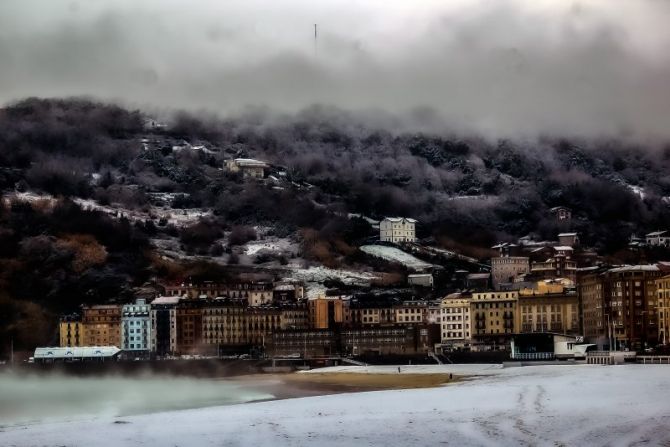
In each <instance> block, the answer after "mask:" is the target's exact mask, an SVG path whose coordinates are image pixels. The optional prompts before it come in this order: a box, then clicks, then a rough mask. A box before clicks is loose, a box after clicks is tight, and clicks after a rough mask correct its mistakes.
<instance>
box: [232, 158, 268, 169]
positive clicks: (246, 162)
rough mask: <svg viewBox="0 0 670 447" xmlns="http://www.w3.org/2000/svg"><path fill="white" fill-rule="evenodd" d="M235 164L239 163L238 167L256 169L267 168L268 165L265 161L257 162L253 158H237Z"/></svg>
mask: <svg viewBox="0 0 670 447" xmlns="http://www.w3.org/2000/svg"><path fill="white" fill-rule="evenodd" d="M235 163H237V165H238V166H244V167H249V168H251V167H254V168H267V167H268V164H267V163H266V162H264V161H261V160H256V159H253V158H236V159H235Z"/></svg>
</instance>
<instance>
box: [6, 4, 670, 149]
mask: <svg viewBox="0 0 670 447" xmlns="http://www.w3.org/2000/svg"><path fill="white" fill-rule="evenodd" d="M314 23H317V24H318V27H319V28H318V29H319V37H318V44H317V45H318V47H317V49H316V54H315V48H314V34H313V33H314V28H313V26H314ZM668 24H670V2H669V1H665V0H647V1H643V0H639V1H636V0H626V1H616V0H602V1H598V0H589V1H583V2H570V1H567V0H554V1H549V0H547V1H541V0H528V1H521V0H519V1H505V0H488V1H477V0H472V1H464V0H449V1H428V0H426V1H420V0H417V1H407V0H398V1H393V0H365V1H335V0H318V1H316V0H282V1H272V0H267V1H259V0H189V1H186V0H184V1H176V0H143V1H139V0H80V1H74V0H73V1H67V0H0V101H1V102H3V103H4V102H8V101H12V100H15V99H19V98H22V97H25V96H65V95H83V94H87V95H94V96H97V97H101V98H105V99H113V100H119V101H122V102H124V103H129V104H132V105H137V106H145V105H152V106H159V107H174V108H196V109H197V108H205V109H209V110H213V111H217V112H221V113H230V112H237V111H239V110H241V109H242V108H244V107H245V106H249V105H252V106H270V107H271V108H275V109H279V110H286V111H293V110H297V109H300V108H303V107H305V106H308V105H311V104H314V103H320V104H332V105H336V106H339V107H342V108H346V109H370V108H372V109H380V110H383V111H386V112H392V113H402V112H405V111H408V110H411V109H413V108H416V107H428V108H433V109H435V110H436V112H437V113H438V114H439V116H440V117H441V118H443V119H444V122H445V123H448V126H449V127H450V128H452V129H455V130H458V129H460V130H464V131H476V132H481V133H485V134H489V135H496V136H514V135H537V134H560V135H583V136H603V135H609V136H616V135H635V136H638V137H642V138H663V139H668V138H670V26H668Z"/></svg>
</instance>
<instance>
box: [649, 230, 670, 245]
mask: <svg viewBox="0 0 670 447" xmlns="http://www.w3.org/2000/svg"><path fill="white" fill-rule="evenodd" d="M645 239H646V240H647V245H651V246H653V247H668V246H670V234H668V232H667V231H654V232H653V233H648V234H647V235H646V237H645Z"/></svg>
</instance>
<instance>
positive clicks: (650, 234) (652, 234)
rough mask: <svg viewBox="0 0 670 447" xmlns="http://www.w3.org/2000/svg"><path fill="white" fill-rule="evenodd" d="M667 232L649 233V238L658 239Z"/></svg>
mask: <svg viewBox="0 0 670 447" xmlns="http://www.w3.org/2000/svg"><path fill="white" fill-rule="evenodd" d="M665 233H667V231H653V232H651V233H647V237H658V236H663V235H664V234H665Z"/></svg>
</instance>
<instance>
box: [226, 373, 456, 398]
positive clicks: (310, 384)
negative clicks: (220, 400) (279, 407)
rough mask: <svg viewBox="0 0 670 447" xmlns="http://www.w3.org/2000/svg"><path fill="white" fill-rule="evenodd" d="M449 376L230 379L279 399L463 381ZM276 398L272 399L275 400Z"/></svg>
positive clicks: (294, 375)
mask: <svg viewBox="0 0 670 447" xmlns="http://www.w3.org/2000/svg"><path fill="white" fill-rule="evenodd" d="M462 379H463V377H459V376H451V378H450V375H449V374H404V373H403V374H359V373H287V374H255V375H249V376H240V377H235V378H230V379H227V380H232V381H236V382H237V381H239V382H240V384H243V385H244V386H248V387H252V388H254V389H256V390H262V391H264V392H267V393H270V394H272V395H273V396H275V399H291V398H297V397H309V396H323V395H327V394H340V393H355V392H363V391H380V390H397V389H412V388H432V387H438V386H443V385H446V384H449V383H454V382H458V381H460V380H462ZM275 399H272V400H275Z"/></svg>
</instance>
